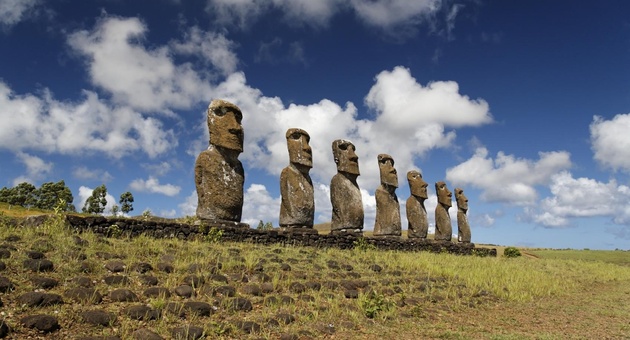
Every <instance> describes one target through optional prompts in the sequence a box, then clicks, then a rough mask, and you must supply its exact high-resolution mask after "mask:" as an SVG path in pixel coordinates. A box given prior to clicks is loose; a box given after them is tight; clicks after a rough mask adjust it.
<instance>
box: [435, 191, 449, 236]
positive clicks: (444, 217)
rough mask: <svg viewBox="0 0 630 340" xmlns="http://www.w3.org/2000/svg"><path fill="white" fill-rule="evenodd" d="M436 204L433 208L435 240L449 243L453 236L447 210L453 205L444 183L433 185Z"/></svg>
mask: <svg viewBox="0 0 630 340" xmlns="http://www.w3.org/2000/svg"><path fill="white" fill-rule="evenodd" d="M435 192H436V194H437V198H438V204H437V206H436V207H435V240H438V241H450V240H451V237H452V234H453V227H452V225H451V217H450V215H449V214H448V209H449V208H450V207H451V206H452V205H453V201H452V197H453V194H452V193H451V192H450V191H449V190H448V188H447V187H446V183H444V182H437V183H435Z"/></svg>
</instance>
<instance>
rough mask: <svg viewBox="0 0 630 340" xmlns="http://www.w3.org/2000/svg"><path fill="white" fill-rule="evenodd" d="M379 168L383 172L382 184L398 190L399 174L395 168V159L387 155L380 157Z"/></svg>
mask: <svg viewBox="0 0 630 340" xmlns="http://www.w3.org/2000/svg"><path fill="white" fill-rule="evenodd" d="M377 158H378V168H379V170H380V172H381V183H383V184H387V185H389V186H392V187H394V188H398V173H397V172H396V168H394V159H393V158H392V156H390V155H387V154H384V153H382V154H380V155H378V157H377Z"/></svg>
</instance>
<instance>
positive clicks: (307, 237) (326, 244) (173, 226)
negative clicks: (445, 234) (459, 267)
mask: <svg viewBox="0 0 630 340" xmlns="http://www.w3.org/2000/svg"><path fill="white" fill-rule="evenodd" d="M67 220H68V223H69V225H70V226H71V227H72V228H73V229H75V230H78V231H86V230H91V231H92V232H94V233H97V234H101V235H104V236H114V235H124V236H130V237H136V236H139V235H147V236H151V237H156V238H178V239H184V240H192V239H196V238H204V237H206V236H207V235H208V233H216V232H217V231H220V232H221V240H223V241H230V242H251V243H257V244H265V245H272V244H284V245H293V246H310V247H319V248H341V249H352V248H354V247H355V246H368V247H370V246H374V247H375V248H376V249H381V250H399V251H429V252H433V253H451V254H458V255H477V256H496V249H489V248H477V247H475V245H474V244H473V243H452V242H445V241H433V240H409V239H402V238H373V237H363V236H362V235H361V234H356V233H348V234H337V235H321V234H314V233H299V232H290V231H282V230H278V229H274V230H258V229H251V228H243V227H233V226H229V225H218V226H206V225H190V224H185V223H177V222H172V221H168V220H164V221H153V220H147V221H145V220H141V219H131V218H107V217H103V216H88V217H83V216H74V215H68V216H67Z"/></svg>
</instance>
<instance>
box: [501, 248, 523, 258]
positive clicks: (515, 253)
mask: <svg viewBox="0 0 630 340" xmlns="http://www.w3.org/2000/svg"><path fill="white" fill-rule="evenodd" d="M503 256H504V257H507V258H514V257H519V256H521V251H520V250H518V248H516V247H507V248H505V250H504V251H503Z"/></svg>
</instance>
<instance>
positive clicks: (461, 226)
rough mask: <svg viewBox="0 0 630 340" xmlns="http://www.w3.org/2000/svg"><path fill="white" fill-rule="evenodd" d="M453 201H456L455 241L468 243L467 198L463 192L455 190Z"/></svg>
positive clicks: (459, 189)
mask: <svg viewBox="0 0 630 340" xmlns="http://www.w3.org/2000/svg"><path fill="white" fill-rule="evenodd" d="M455 200H456V201H457V241H459V242H462V243H470V225H469V224H468V217H467V216H466V214H467V213H468V198H467V197H466V196H465V195H464V190H463V189H461V188H455Z"/></svg>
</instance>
